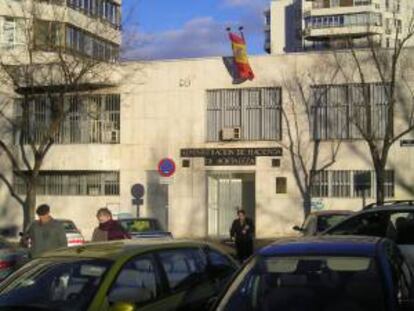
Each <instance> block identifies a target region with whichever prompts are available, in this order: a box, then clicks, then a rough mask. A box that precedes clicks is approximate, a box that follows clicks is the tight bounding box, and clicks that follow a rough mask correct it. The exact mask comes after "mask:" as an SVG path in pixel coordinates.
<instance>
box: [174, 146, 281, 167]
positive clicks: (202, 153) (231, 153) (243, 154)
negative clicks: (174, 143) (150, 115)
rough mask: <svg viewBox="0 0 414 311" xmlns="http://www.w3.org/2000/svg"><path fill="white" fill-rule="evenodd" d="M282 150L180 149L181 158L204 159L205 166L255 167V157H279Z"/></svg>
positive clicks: (277, 148)
mask: <svg viewBox="0 0 414 311" xmlns="http://www.w3.org/2000/svg"><path fill="white" fill-rule="evenodd" d="M280 156H282V148H279V147H276V148H199V149H181V157H183V158H204V164H205V165H206V166H214V165H226V166H227V165H234V166H239V165H240V166H242V165H256V157H280Z"/></svg>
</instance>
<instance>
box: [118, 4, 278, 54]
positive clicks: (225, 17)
mask: <svg viewBox="0 0 414 311" xmlns="http://www.w3.org/2000/svg"><path fill="white" fill-rule="evenodd" d="M269 2H270V0H123V7H122V18H123V30H122V31H123V38H122V39H123V48H122V56H123V58H124V59H145V60H147V59H175V58H189V57H208V56H228V55H231V47H230V43H229V41H228V37H227V32H226V27H231V28H232V30H234V31H237V29H238V27H239V26H241V25H242V26H244V34H245V37H246V40H247V44H248V52H249V54H262V53H264V52H263V44H264V34H263V26H264V17H263V11H264V10H265V9H266V8H267V6H268V5H269Z"/></svg>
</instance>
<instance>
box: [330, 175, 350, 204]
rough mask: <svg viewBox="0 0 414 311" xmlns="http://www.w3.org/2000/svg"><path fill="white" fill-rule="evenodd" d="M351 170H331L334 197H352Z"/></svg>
mask: <svg viewBox="0 0 414 311" xmlns="http://www.w3.org/2000/svg"><path fill="white" fill-rule="evenodd" d="M350 173H351V172H350V171H332V172H331V193H332V196H333V197H343V198H347V197H350V195H351V191H350V188H351V187H350V184H351V174H350Z"/></svg>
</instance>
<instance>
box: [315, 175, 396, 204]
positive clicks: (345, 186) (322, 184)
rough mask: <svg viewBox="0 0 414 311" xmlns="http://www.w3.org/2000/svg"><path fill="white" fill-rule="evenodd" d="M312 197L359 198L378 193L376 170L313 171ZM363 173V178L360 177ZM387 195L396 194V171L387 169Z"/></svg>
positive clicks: (385, 185)
mask: <svg viewBox="0 0 414 311" xmlns="http://www.w3.org/2000/svg"><path fill="white" fill-rule="evenodd" d="M311 174H312V176H313V180H312V187H311V195H312V197H316V198H322V197H337V198H359V197H362V196H364V195H365V197H367V198H369V197H373V196H374V195H375V193H376V182H375V171H334V170H332V171H322V172H317V173H316V172H311ZM361 175H363V176H364V177H363V178H360V177H361ZM384 187H385V189H384V191H385V197H389V198H392V197H394V195H395V190H394V189H395V181H394V171H392V170H386V171H385V184H384Z"/></svg>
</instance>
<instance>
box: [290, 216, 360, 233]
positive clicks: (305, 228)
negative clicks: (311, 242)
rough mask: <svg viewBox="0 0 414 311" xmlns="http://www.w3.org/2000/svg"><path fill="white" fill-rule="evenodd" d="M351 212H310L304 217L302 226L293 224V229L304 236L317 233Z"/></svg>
mask: <svg viewBox="0 0 414 311" xmlns="http://www.w3.org/2000/svg"><path fill="white" fill-rule="evenodd" d="M353 213H354V212H352V211H346V210H338V211H334V210H329V211H317V212H312V213H310V214H309V215H308V216H307V217H306V219H305V221H304V222H303V224H302V226H300V227H299V226H294V227H293V230H296V231H299V232H301V233H302V234H303V235H304V236H312V235H317V234H320V233H322V232H323V231H325V230H326V229H328V228H330V227H332V226H334V225H336V224H337V223H339V222H341V221H342V220H344V219H346V218H348V217H349V216H350V215H352V214H353Z"/></svg>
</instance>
